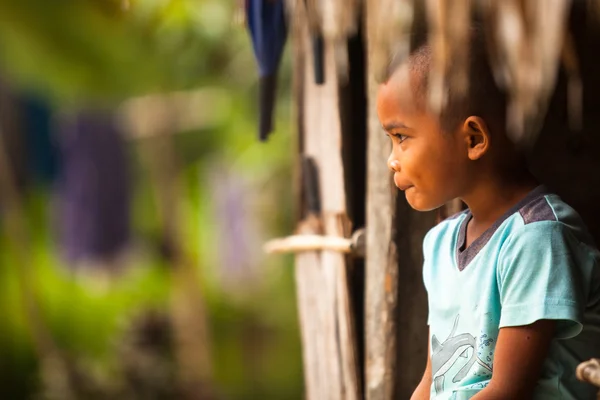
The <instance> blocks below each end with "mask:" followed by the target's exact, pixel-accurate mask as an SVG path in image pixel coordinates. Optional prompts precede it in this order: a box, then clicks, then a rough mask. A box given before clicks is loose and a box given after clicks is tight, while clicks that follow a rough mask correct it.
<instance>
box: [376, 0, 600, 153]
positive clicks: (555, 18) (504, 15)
mask: <svg viewBox="0 0 600 400" xmlns="http://www.w3.org/2000/svg"><path fill="white" fill-rule="evenodd" d="M417 5H419V3H418V2H417V1H415V0H381V1H379V2H371V3H369V7H368V8H367V10H366V12H367V18H368V20H371V19H373V20H374V21H376V22H375V23H376V24H377V25H378V26H377V29H376V32H377V34H376V35H375V37H374V38H370V40H369V42H370V43H371V46H370V48H369V57H370V61H371V65H372V70H371V71H370V73H371V76H372V77H373V78H374V79H375V80H376V81H378V82H381V81H382V80H383V78H384V76H385V73H386V70H387V68H388V65H389V60H390V59H391V58H394V59H396V60H397V59H398V58H400V59H402V58H404V57H406V56H407V55H408V52H409V42H410V34H409V33H410V32H411V29H412V27H411V25H412V21H413V18H412V17H413V11H414V9H415V7H416V6H417ZM425 6H426V8H425V12H426V21H427V24H428V30H429V32H428V33H429V35H428V41H429V44H430V46H431V47H432V53H433V65H432V69H431V73H430V86H429V100H430V105H431V108H432V110H434V111H436V112H440V111H441V110H442V108H443V107H444V105H445V103H446V96H447V93H448V89H451V90H452V92H453V93H456V94H457V95H458V96H460V95H461V94H463V95H464V94H466V92H467V88H468V84H469V82H468V76H469V71H468V63H467V59H468V46H465V45H464V44H465V43H466V40H467V37H468V31H469V26H470V25H471V24H470V22H471V18H472V15H473V14H474V13H475V12H477V13H479V14H480V15H481V16H482V17H483V18H482V19H483V25H484V32H485V35H486V38H485V39H486V43H487V44H488V50H489V51H488V53H489V54H490V63H491V65H492V69H493V73H494V77H495V79H496V81H497V83H498V85H499V86H500V87H502V88H503V89H504V90H505V91H506V92H507V95H508V104H507V128H508V129H507V130H508V132H509V134H510V135H511V138H512V139H513V140H514V141H515V142H516V143H518V144H521V145H524V146H528V145H531V144H532V143H533V142H534V141H535V139H536V137H537V133H538V132H539V129H540V127H541V123H542V121H543V118H544V116H545V113H546V109H547V105H548V102H549V99H550V97H551V95H552V92H553V90H554V86H555V82H556V78H557V73H558V69H559V66H560V65H561V63H563V64H564V67H565V71H566V73H567V77H568V79H569V83H568V96H569V117H570V121H571V126H572V128H575V129H578V128H579V127H580V125H581V121H580V119H581V116H580V114H581V98H582V89H581V80H580V78H579V62H578V56H577V54H576V52H575V49H574V47H573V44H572V40H571V38H570V36H569V33H568V29H567V24H568V15H569V12H570V9H571V0H551V1H547V0H503V1H491V0H456V1H452V2H449V1H442V0H426V1H425ZM590 7H591V8H592V9H594V11H597V14H598V15H599V16H600V1H598V0H590ZM373 43H374V45H373Z"/></svg>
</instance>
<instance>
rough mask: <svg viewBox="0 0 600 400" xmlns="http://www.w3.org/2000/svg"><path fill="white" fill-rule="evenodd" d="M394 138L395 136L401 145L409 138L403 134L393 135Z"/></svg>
mask: <svg viewBox="0 0 600 400" xmlns="http://www.w3.org/2000/svg"><path fill="white" fill-rule="evenodd" d="M392 136H393V137H394V138H396V139H397V140H398V142H399V143H402V142H404V141H405V140H406V139H407V138H408V136H406V135H403V134H401V133H392Z"/></svg>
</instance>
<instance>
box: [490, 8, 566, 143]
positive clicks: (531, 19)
mask: <svg viewBox="0 0 600 400" xmlns="http://www.w3.org/2000/svg"><path fill="white" fill-rule="evenodd" d="M570 5H571V1H570V0H553V1H544V0H528V1H525V0H506V1H487V2H484V3H482V6H483V11H484V13H485V16H486V22H487V23H488V27H489V30H488V33H489V34H490V43H491V48H490V50H491V53H492V68H493V70H494V74H495V77H496V80H497V82H498V83H499V84H500V85H501V86H503V87H504V88H505V89H506V90H507V92H508V96H509V103H508V110H507V124H508V128H509V129H508V132H509V134H510V135H511V136H512V138H513V140H514V141H517V142H520V143H524V144H528V143H530V142H532V141H533V139H534V138H535V135H536V133H537V131H538V130H539V128H540V125H541V122H542V119H543V117H544V115H545V112H546V108H547V105H548V101H549V99H550V96H551V95H552V92H553V90H554V86H555V81H556V75H557V72H558V67H559V64H560V61H561V54H562V53H563V44H564V43H565V40H564V38H565V35H566V31H567V27H566V25H567V17H568V13H569V11H570Z"/></svg>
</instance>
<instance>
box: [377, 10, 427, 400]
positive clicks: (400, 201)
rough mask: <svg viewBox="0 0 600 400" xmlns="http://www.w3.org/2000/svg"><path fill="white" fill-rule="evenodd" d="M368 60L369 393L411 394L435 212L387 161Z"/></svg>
mask: <svg viewBox="0 0 600 400" xmlns="http://www.w3.org/2000/svg"><path fill="white" fill-rule="evenodd" d="M378 6H379V2H378V1H369V0H368V1H366V5H365V7H366V10H365V12H366V35H365V37H366V41H367V43H366V45H367V50H368V51H367V54H371V53H372V52H371V49H372V48H373V47H374V46H376V45H377V43H376V42H375V40H374V38H375V37H376V31H377V26H378V23H379V22H378V20H377V15H378V14H377V12H375V10H376V9H377V7H378ZM417 11H418V10H417ZM367 60H368V61H367V70H368V75H367V82H368V86H367V88H368V89H367V90H368V145H367V152H368V153H367V160H368V165H367V223H366V235H367V239H366V240H367V251H366V254H367V257H366V293H365V330H366V331H365V340H366V343H365V352H366V356H365V357H366V363H365V368H366V382H365V387H366V398H367V399H369V400H388V399H390V400H391V399H408V398H410V395H411V393H412V390H413V389H414V388H415V387H416V385H417V384H418V382H419V380H420V378H421V376H422V374H423V370H424V367H425V362H426V358H427V343H428V341H427V336H428V331H427V324H426V320H427V297H426V292H425V289H424V286H423V283H422V274H421V271H422V263H423V258H422V250H421V249H422V240H423V237H424V235H425V233H426V232H427V231H428V230H429V229H430V228H431V227H432V226H433V225H434V224H435V214H434V213H419V212H416V211H414V210H412V209H411V208H410V206H409V205H408V204H407V203H406V200H405V198H404V194H402V193H399V192H398V190H397V189H396V188H395V186H394V184H393V181H392V176H391V173H390V172H389V170H388V167H387V164H386V160H387V158H388V156H389V154H390V151H391V143H390V141H389V139H388V138H387V137H386V135H385V134H384V132H383V130H382V128H381V125H380V122H379V120H378V118H377V112H376V97H377V89H378V86H379V83H378V82H377V81H376V79H375V75H376V73H378V71H376V70H375V62H376V60H375V59H373V57H368V59H367Z"/></svg>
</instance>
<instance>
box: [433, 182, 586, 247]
mask: <svg viewBox="0 0 600 400" xmlns="http://www.w3.org/2000/svg"><path fill="white" fill-rule="evenodd" d="M470 215H471V214H470V211H469V210H468V209H466V210H464V211H461V212H458V213H456V214H454V215H452V216H450V217H448V218H446V219H445V220H443V221H442V222H440V223H439V224H437V225H436V226H434V227H433V228H431V229H430V230H429V232H428V233H427V235H426V236H425V240H424V247H425V248H427V247H429V246H427V242H430V243H440V241H441V240H443V238H445V239H447V240H449V239H450V237H452V236H454V237H457V238H458V240H460V236H461V235H460V233H461V230H464V229H465V225H466V222H468V219H469V218H470ZM497 234H498V235H500V243H505V242H507V241H508V242H511V240H507V239H515V238H516V237H520V236H523V237H527V238H528V239H529V240H543V239H544V238H548V235H552V236H554V237H556V235H560V236H569V237H570V238H571V239H574V240H576V241H577V242H580V243H583V244H585V245H587V246H589V247H593V248H595V247H596V246H595V242H594V240H593V238H592V236H591V235H590V234H589V232H588V230H587V227H586V226H585V224H584V222H583V220H582V219H581V217H580V216H579V214H578V213H577V211H575V210H574V209H573V208H572V207H571V206H569V205H568V204H567V203H566V202H564V201H563V200H562V199H561V198H560V197H559V196H558V195H556V194H554V193H552V192H551V191H549V190H548V189H547V188H546V187H544V186H540V187H538V188H536V189H535V190H533V191H532V192H531V193H529V194H528V195H527V196H526V197H525V198H524V199H523V200H521V201H520V202H519V203H517V204H515V205H514V206H513V207H512V208H511V209H510V210H508V211H507V212H506V213H505V214H504V215H503V216H502V217H500V218H499V219H498V220H497V221H496V223H494V225H493V226H492V227H491V228H490V229H488V231H486V232H485V233H484V235H483V236H484V237H483V238H482V240H480V241H481V242H483V243H482V244H485V243H487V242H488V240H489V239H491V238H492V237H493V236H496V235H497ZM531 244H533V243H530V245H531ZM538 244H540V245H548V243H547V241H545V240H544V243H538Z"/></svg>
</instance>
